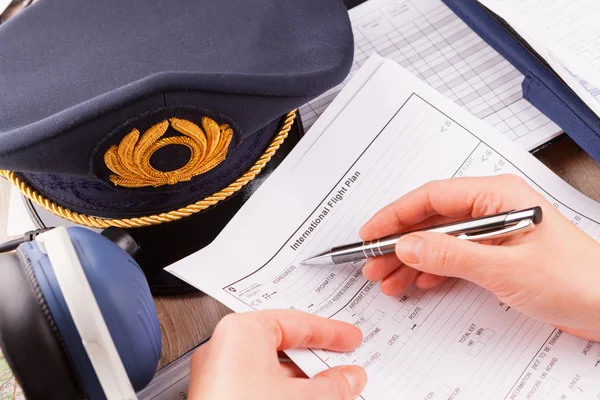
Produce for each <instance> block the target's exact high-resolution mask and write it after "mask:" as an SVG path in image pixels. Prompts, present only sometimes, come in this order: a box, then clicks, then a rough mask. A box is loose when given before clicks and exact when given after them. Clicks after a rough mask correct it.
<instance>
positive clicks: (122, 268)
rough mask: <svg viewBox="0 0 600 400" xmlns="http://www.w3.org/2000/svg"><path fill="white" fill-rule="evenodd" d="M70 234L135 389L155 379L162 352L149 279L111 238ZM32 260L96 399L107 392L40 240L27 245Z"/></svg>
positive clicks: (81, 230)
mask: <svg viewBox="0 0 600 400" xmlns="http://www.w3.org/2000/svg"><path fill="white" fill-rule="evenodd" d="M68 232H69V236H70V237H71V241H72V243H73V246H74V248H75V251H76V252H77V256H78V257H79V261H80V263H81V265H82V267H83V270H84V272H85V275H86V278H87V280H88V283H89V284H90V287H91V289H92V292H93V293H94V297H95V298H96V302H97V303H98V307H99V308H100V311H101V312H102V316H103V318H104V321H105V322H106V325H107V327H108V330H109V332H110V334H111V337H112V339H113V342H114V343H115V346H116V348H117V351H118V353H119V356H120V358H121V361H122V362H123V365H124V366H125V369H126V371H127V375H128V377H129V380H130V381H131V384H132V386H133V387H134V389H135V390H136V391H139V390H141V389H142V388H143V387H145V386H146V385H147V384H148V383H150V381H151V380H152V377H153V376H154V372H155V371H156V368H157V366H158V362H159V360H160V353H161V332H160V326H159V324H158V319H157V317H156V308H155V306H154V300H153V299H152V295H151V294H150V288H149V287H148V283H147V282H146V278H145V276H144V274H143V272H142V270H141V269H140V268H139V266H138V265H137V264H136V263H135V261H134V260H133V259H132V258H131V257H130V256H129V255H128V254H127V253H126V252H125V251H124V250H122V249H121V248H119V247H118V246H117V245H115V244H114V243H112V242H111V241H110V240H108V239H107V238H105V237H103V236H101V235H99V234H97V233H95V232H92V231H90V230H89V229H85V228H79V227H73V228H69V229H68ZM22 248H23V250H24V251H25V252H26V253H27V255H28V257H29V258H30V259H31V260H32V267H33V270H34V272H35V275H36V278H37V279H38V282H39V283H40V288H41V289H42V292H43V293H44V296H45V297H46V298H47V299H52V300H49V301H48V306H49V309H50V311H51V313H52V315H53V316H54V318H55V321H56V324H57V327H58V328H59V331H60V332H61V333H62V334H63V336H64V337H65V344H66V346H67V348H68V350H69V354H70V356H71V358H72V360H73V362H74V364H75V365H76V367H77V371H78V373H79V374H80V376H81V379H82V381H83V383H84V386H85V388H86V391H87V392H88V393H89V395H90V397H91V398H92V399H95V398H102V397H98V396H99V395H98V393H103V392H102V390H101V386H100V383H99V381H98V378H97V377H96V375H95V373H94V371H93V367H92V364H91V362H90V360H89V357H88V356H87V353H86V352H85V349H84V347H83V345H82V343H81V338H80V336H79V334H78V333H77V329H76V327H75V324H74V322H73V319H72V317H71V315H70V313H69V310H68V307H67V305H66V302H65V300H64V297H63V295H62V293H61V291H60V288H59V286H58V282H57V281H56V277H55V275H54V272H53V270H52V268H50V265H49V259H48V256H47V255H46V254H44V253H43V252H42V251H41V250H40V249H39V247H38V244H37V242H31V243H27V244H25V245H23V246H22Z"/></svg>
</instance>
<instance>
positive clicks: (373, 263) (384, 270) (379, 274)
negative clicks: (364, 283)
mask: <svg viewBox="0 0 600 400" xmlns="http://www.w3.org/2000/svg"><path fill="white" fill-rule="evenodd" d="M401 265H402V263H401V262H400V260H398V257H397V256H396V255H395V254H387V255H385V256H381V257H375V258H372V259H370V260H369V261H367V263H366V264H365V265H364V267H363V269H362V273H363V275H364V277H365V278H367V279H368V280H370V281H371V282H378V281H380V280H382V279H384V278H385V277H387V276H388V275H389V274H391V273H392V272H394V270H396V269H397V268H399V267H400V266H401Z"/></svg>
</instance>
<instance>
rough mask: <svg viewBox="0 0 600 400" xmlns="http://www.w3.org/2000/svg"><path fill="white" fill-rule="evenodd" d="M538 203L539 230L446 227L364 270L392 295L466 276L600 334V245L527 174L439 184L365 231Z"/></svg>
mask: <svg viewBox="0 0 600 400" xmlns="http://www.w3.org/2000/svg"><path fill="white" fill-rule="evenodd" d="M537 205H539V206H541V207H542V209H543V214H544V216H543V221H542V223H541V224H539V225H537V226H536V228H535V229H534V230H533V231H530V232H527V233H524V234H520V235H517V236H513V237H509V238H506V239H498V240H496V241H494V242H487V243H473V242H469V241H466V240H461V239H457V238H455V237H452V236H449V235H444V234H439V233H429V232H418V233H413V234H409V235H406V236H404V237H402V238H401V239H400V240H399V241H398V244H397V245H396V254H391V255H387V256H383V257H378V258H374V259H372V260H370V261H369V262H368V263H367V264H366V265H365V267H364V268H363V274H364V276H365V277H366V278H367V279H369V280H371V281H379V280H381V290H382V291H383V293H385V294H387V295H398V294H400V293H402V292H403V291H404V290H406V288H407V287H408V286H409V285H410V284H411V283H412V282H413V281H414V283H415V284H416V285H417V286H418V287H420V288H422V289H429V288H432V287H434V286H437V285H439V284H441V283H443V282H444V281H445V280H446V279H447V277H456V278H463V279H466V280H469V281H471V282H473V283H475V284H478V285H480V286H482V287H484V288H486V289H488V290H490V291H491V292H493V293H494V294H495V295H496V296H497V297H498V298H499V299H500V300H501V301H502V302H504V303H506V304H508V305H510V306H511V307H514V308H515V309H517V310H519V311H521V312H522V313H524V314H526V315H528V316H530V317H534V318H536V319H539V320H541V321H544V322H546V323H550V324H553V325H554V326H556V327H558V328H559V329H562V330H564V331H565V332H567V333H571V334H574V335H576V336H580V337H583V338H585V339H588V340H596V341H597V340H600V245H599V244H598V243H597V242H595V241H594V240H593V239H592V238H591V237H589V236H588V235H586V234H585V233H584V232H583V231H582V230H580V229H579V228H577V227H576V226H575V225H574V224H573V223H571V222H570V221H569V220H567V219H566V218H565V217H564V216H563V215H562V214H561V213H560V212H559V211H558V210H556V209H555V208H554V207H553V206H552V205H550V204H549V203H548V202H547V201H546V200H545V199H544V198H543V197H542V196H541V195H540V194H539V193H537V192H536V191H534V190H533V189H532V188H531V187H530V186H529V185H528V184H527V183H526V182H525V181H523V180H522V179H521V178H518V177H516V176H513V175H503V176H497V177H486V178H458V179H451V180H444V181H436V182H431V183H429V184H426V185H424V186H422V187H420V188H418V189H416V190H414V191H413V192H410V193H408V194H406V195H405V196H403V197H401V198H400V199H399V200H397V201H396V202H394V203H392V204H390V205H389V206H387V207H385V208H384V209H382V210H381V211H379V212H378V213H377V214H376V215H375V216H373V218H372V219H371V220H370V221H369V222H367V223H366V224H365V225H364V226H363V228H362V230H361V232H360V236H361V237H362V239H363V240H373V239H376V238H380V237H383V236H387V235H390V234H395V233H399V232H402V231H412V230H418V229H421V228H424V227H426V226H432V225H438V224H443V223H447V222H452V221H455V220H458V219H464V218H471V217H480V216H484V215H490V214H497V213H500V212H505V211H510V210H512V209H523V208H530V207H535V206H537ZM490 244H493V245H490Z"/></svg>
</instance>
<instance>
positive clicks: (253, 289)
mask: <svg viewBox="0 0 600 400" xmlns="http://www.w3.org/2000/svg"><path fill="white" fill-rule="evenodd" d="M504 173H512V174H516V175H520V176H521V177H523V178H524V179H525V180H527V182H529V184H530V185H531V186H532V187H534V188H535V189H536V190H538V191H539V192H541V193H543V195H544V196H545V197H546V198H547V199H548V200H549V201H550V202H551V203H553V204H554V205H555V207H557V208H558V209H559V210H560V211H562V212H563V213H564V214H565V215H566V216H567V217H568V218H569V219H571V220H572V221H573V223H574V224H577V225H578V226H579V227H580V228H581V229H583V230H584V231H585V232H586V233H588V234H589V235H591V236H592V237H594V238H596V239H598V238H600V225H599V221H600V212H599V211H600V205H599V204H597V203H595V202H593V201H592V200H590V199H588V198H586V197H584V196H582V195H581V194H579V193H578V192H576V191H575V190H574V189H573V188H571V187H570V186H568V185H567V184H565V183H564V182H563V181H561V180H560V179H559V178H558V177H556V176H555V175H553V174H552V173H551V172H550V171H549V170H547V169H546V168H545V167H544V166H543V165H542V164H541V163H539V162H538V161H537V160H536V159H534V158H533V157H532V156H530V155H529V154H528V153H526V152H525V151H524V150H522V149H520V148H519V147H518V146H517V145H515V144H514V143H512V142H511V141H510V140H508V139H507V138H505V137H504V136H502V135H501V134H499V133H497V132H495V131H494V130H493V128H491V127H489V126H488V125H487V124H485V123H484V122H482V121H480V120H478V119H476V118H475V117H473V116H472V115H470V114H469V113H468V112H466V111H464V110H463V109H461V108H460V107H459V106H457V105H455V104H453V103H452V102H450V101H449V100H447V99H445V98H444V97H442V96H441V95H440V94H439V93H437V92H435V91H434V90H433V89H431V88H429V87H428V86H426V85H425V84H424V83H422V82H420V81H419V80H418V79H417V78H415V77H413V76H412V75H411V74H410V73H409V72H407V71H405V70H404V69H402V68H401V67H400V66H398V65H397V64H395V63H394V62H392V61H386V60H384V59H382V58H380V57H378V56H374V57H372V58H371V59H369V61H368V62H367V63H366V64H365V66H364V67H363V68H362V69H361V70H360V72H359V73H358V74H357V75H356V77H355V78H354V79H353V80H352V81H351V82H349V84H348V85H347V86H346V89H344V91H342V93H341V94H340V95H339V96H338V98H337V99H336V100H335V101H334V102H333V103H332V105H331V106H330V107H329V108H328V110H327V111H326V112H325V114H324V115H323V116H322V117H321V118H320V119H319V120H318V121H317V122H316V123H315V125H314V127H313V129H312V130H311V132H309V134H308V136H307V137H306V138H305V139H303V140H302V141H301V142H300V144H299V145H298V147H297V148H296V149H294V152H293V153H292V154H290V156H289V157H288V158H287V159H286V160H285V161H284V163H283V164H282V165H281V167H280V168H278V169H277V170H276V171H275V172H274V174H273V175H272V176H271V178H269V179H268V180H267V181H266V182H265V183H264V184H263V186H262V187H261V188H260V189H259V190H258V192H257V193H256V194H255V195H253V196H252V197H251V198H250V199H249V201H248V202H247V203H246V205H245V207H244V208H243V209H242V210H241V211H240V212H239V213H238V214H237V215H236V216H235V218H234V219H233V220H232V222H231V223H230V224H229V225H228V226H227V227H226V229H225V230H224V231H223V232H222V234H221V235H220V236H219V237H218V238H217V239H216V240H215V242H214V243H213V244H211V245H210V246H208V247H207V248H206V249H204V250H202V251H200V252H198V253H196V254H193V255H191V256H190V257H188V258H186V259H184V260H182V261H180V262H178V263H176V264H174V265H173V266H171V267H169V268H168V270H169V271H170V272H172V273H174V274H175V275H177V276H178V277H180V278H181V279H183V280H185V281H186V282H188V283H190V284H192V285H194V286H196V287H197V288H199V289H200V290H202V291H204V292H206V293H208V294H210V295H211V296H213V297H215V298H216V299H218V300H219V301H221V302H223V303H224V304H226V305H227V306H229V307H230V308H232V309H233V310H234V311H238V312H242V311H251V310H262V309H271V308H288V309H297V310H302V311H306V312H309V313H314V314H317V315H320V316H323V317H327V318H334V319H338V320H343V321H346V322H349V323H352V324H354V325H356V326H358V327H359V328H360V329H361V330H362V332H363V335H364V337H363V341H362V343H361V345H360V346H359V347H358V348H357V349H356V350H354V351H351V352H347V353H334V352H328V351H321V350H294V351H290V352H288V354H289V356H290V357H291V358H292V359H293V360H294V361H295V362H296V363H297V364H298V365H299V366H300V367H301V368H302V369H303V370H304V371H305V372H306V373H307V374H308V375H309V376H313V375H314V374H316V373H318V372H320V371H322V370H324V369H327V368H329V367H333V366H336V365H344V364H357V365H361V366H363V367H364V368H365V369H366V371H367V373H368V375H369V383H368V385H367V387H366V389H365V390H364V392H363V393H362V398H364V399H427V400H429V399H435V400H441V399H510V400H515V399H540V400H544V399H548V400H558V399H580V398H581V399H584V398H585V399H595V398H598V399H600V379H598V378H599V376H600V345H598V344H596V343H593V342H587V341H584V340H580V339H577V338H575V337H572V336H569V335H567V334H565V333H563V332H561V331H560V330H557V329H555V328H553V327H552V326H549V325H545V324H543V323H540V322H537V321H536V320H534V319H530V318H527V317H525V316H524V315H522V314H520V313H519V312H517V311H516V310H514V309H512V308H510V307H509V306H508V305H506V304H503V303H501V302H499V301H498V299H497V298H496V297H495V296H494V295H492V294H491V293H489V292H487V291H486V290H484V289H482V288H481V287H478V286H476V285H474V284H472V283H469V282H466V281H463V280H449V281H447V282H446V283H444V284H443V285H442V286H440V287H437V288H434V289H430V290H419V289H417V288H415V287H411V288H410V289H409V290H407V291H406V292H405V293H403V294H402V295H401V296H399V297H388V296H385V295H384V294H383V293H381V292H380V289H379V284H378V283H376V282H369V281H367V280H366V279H365V278H364V277H363V275H362V272H361V268H362V263H349V264H344V265H337V266H322V267H315V266H302V265H300V264H299V263H300V261H302V260H303V259H306V258H307V257H308V256H310V255H312V254H313V253H315V252H317V251H320V250H324V249H327V248H330V247H331V246H335V245H339V244H345V243H349V242H353V241H358V240H359V237H358V230H359V228H360V227H361V226H362V225H363V224H364V223H365V222H366V221H367V220H368V219H369V218H370V217H371V216H372V215H373V214H374V213H375V212H376V211H377V210H379V209H380V208H381V207H383V206H384V205H386V204H388V203H390V202H391V201H393V200H394V199H396V198H398V197H399V196H401V195H402V194H404V193H406V192H408V191H409V190H412V189H414V188H416V187H418V186H420V185H422V184H424V183H426V182H428V181H431V180H435V179H444V178H452V177H460V176H484V175H495V174H504ZM232 246H233V247H232ZM573 312H577V310H573Z"/></svg>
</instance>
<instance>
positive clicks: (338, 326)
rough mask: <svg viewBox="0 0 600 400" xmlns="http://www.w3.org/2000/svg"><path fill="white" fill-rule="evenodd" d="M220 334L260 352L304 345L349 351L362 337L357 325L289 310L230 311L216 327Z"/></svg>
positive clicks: (216, 331) (217, 332)
mask: <svg viewBox="0 0 600 400" xmlns="http://www.w3.org/2000/svg"><path fill="white" fill-rule="evenodd" d="M219 334H222V335H228V336H231V335H234V336H236V337H239V338H240V339H241V340H240V341H241V343H244V347H245V348H246V349H254V350H253V351H255V352H260V353H261V354H264V352H265V351H267V350H268V349H270V350H272V351H275V350H286V349H293V348H306V347H310V348H316V349H326V350H332V351H350V350H353V349H355V348H356V347H357V346H358V345H359V344H360V342H361V341H362V333H361V331H360V329H358V328H357V327H355V326H353V325H351V324H348V323H345V322H341V321H335V320H330V319H327V318H322V317H317V316H315V315H311V314H307V313H303V312H300V311H292V310H269V311H259V312H250V313H243V314H230V315H228V316H227V317H225V318H223V320H221V322H220V323H219V325H217V328H215V336H217V335H219ZM248 341H251V342H252V343H253V345H252V346H247V343H248ZM246 349H244V350H246Z"/></svg>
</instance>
